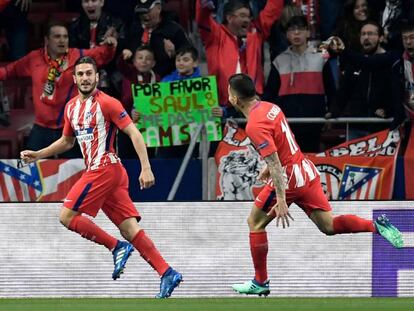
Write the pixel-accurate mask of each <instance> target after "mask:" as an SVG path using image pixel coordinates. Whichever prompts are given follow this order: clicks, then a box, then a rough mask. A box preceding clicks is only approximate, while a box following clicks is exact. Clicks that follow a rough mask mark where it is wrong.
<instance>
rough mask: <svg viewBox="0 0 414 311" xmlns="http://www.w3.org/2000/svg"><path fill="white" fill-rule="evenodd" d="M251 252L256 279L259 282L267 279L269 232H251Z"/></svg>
mask: <svg viewBox="0 0 414 311" xmlns="http://www.w3.org/2000/svg"><path fill="white" fill-rule="evenodd" d="M249 237H250V252H251V254H252V258H253V265H254V270H255V277H254V278H255V280H256V281H257V282H258V283H262V284H263V283H264V282H266V281H267V252H268V244H267V233H266V231H263V232H250V235H249Z"/></svg>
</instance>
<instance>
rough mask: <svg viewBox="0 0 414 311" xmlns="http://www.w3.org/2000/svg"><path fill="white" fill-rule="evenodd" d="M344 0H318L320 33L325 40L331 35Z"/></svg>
mask: <svg viewBox="0 0 414 311" xmlns="http://www.w3.org/2000/svg"><path fill="white" fill-rule="evenodd" d="M343 7H344V0H319V16H320V25H319V29H320V34H321V39H322V40H326V39H327V38H329V37H330V36H332V35H333V33H334V31H335V27H336V22H337V20H338V17H339V16H341V13H342V11H343Z"/></svg>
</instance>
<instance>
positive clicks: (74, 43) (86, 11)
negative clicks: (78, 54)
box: [69, 0, 125, 95]
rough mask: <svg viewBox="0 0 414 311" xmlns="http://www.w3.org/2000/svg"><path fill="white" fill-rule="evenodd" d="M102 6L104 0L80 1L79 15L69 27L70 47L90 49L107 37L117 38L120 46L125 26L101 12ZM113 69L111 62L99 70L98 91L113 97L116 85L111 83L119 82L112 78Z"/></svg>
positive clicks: (113, 64) (123, 37)
mask: <svg viewBox="0 0 414 311" xmlns="http://www.w3.org/2000/svg"><path fill="white" fill-rule="evenodd" d="M104 4H105V0H82V9H83V10H82V12H81V15H80V16H79V18H77V19H76V20H74V21H73V22H72V23H71V24H70V25H69V46H70V47H74V48H78V49H91V48H94V47H95V46H98V45H99V44H101V43H102V42H103V41H105V39H106V38H107V37H115V38H117V41H118V46H119V45H120V44H121V45H122V42H123V41H124V40H125V26H124V24H123V23H122V22H121V21H120V20H119V19H116V18H114V17H112V15H111V14H108V13H106V12H104V11H103V10H102V8H103V6H104ZM118 49H119V47H118ZM115 67H116V66H115V63H114V62H111V63H110V64H108V65H106V66H105V67H104V68H101V69H100V70H99V86H98V87H99V89H101V90H103V91H105V92H107V93H109V94H113V95H114V94H115V90H116V89H117V84H118V83H116V82H113V81H117V80H120V79H116V76H114V77H113V74H114V71H115ZM119 82H120V81H119ZM118 89H119V87H118Z"/></svg>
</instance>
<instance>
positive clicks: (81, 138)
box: [75, 127, 93, 143]
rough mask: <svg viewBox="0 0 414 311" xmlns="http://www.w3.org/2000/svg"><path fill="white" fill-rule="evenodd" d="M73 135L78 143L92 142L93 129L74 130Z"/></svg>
mask: <svg viewBox="0 0 414 311" xmlns="http://www.w3.org/2000/svg"><path fill="white" fill-rule="evenodd" d="M75 134H76V138H77V139H78V142H79V143H82V142H86V141H91V140H93V128H91V127H87V128H84V129H79V130H75Z"/></svg>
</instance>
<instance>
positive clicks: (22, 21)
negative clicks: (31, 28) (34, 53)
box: [0, 0, 32, 61]
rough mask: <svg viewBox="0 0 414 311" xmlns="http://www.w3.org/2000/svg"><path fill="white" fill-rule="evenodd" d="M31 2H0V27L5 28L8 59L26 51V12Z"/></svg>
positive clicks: (17, 56) (12, 58) (14, 58)
mask: <svg viewBox="0 0 414 311" xmlns="http://www.w3.org/2000/svg"><path fill="white" fill-rule="evenodd" d="M31 4H32V0H17V1H7V0H6V1H1V2H0V29H1V28H4V30H5V34H6V39H7V45H8V52H9V53H8V57H7V60H8V61H14V60H16V59H19V58H21V57H23V56H24V55H25V54H26V53H27V43H28V37H27V33H28V23H27V12H28V11H29V9H30V6H31Z"/></svg>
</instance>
